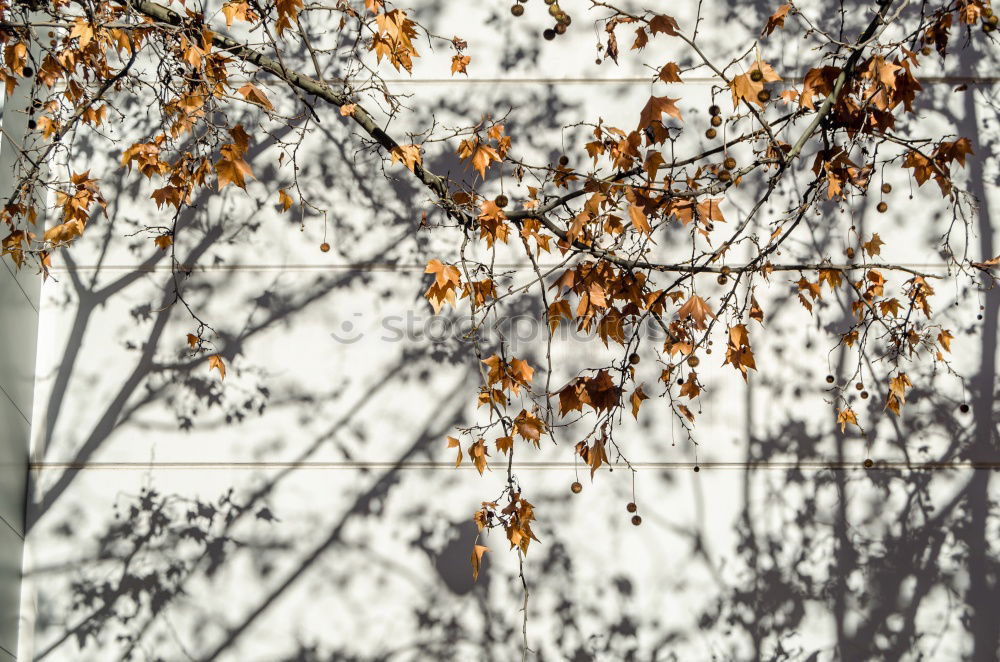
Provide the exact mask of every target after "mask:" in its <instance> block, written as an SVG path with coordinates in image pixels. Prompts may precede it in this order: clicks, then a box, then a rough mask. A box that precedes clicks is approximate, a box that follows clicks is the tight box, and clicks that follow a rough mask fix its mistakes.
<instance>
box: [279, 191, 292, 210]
mask: <svg viewBox="0 0 1000 662" xmlns="http://www.w3.org/2000/svg"><path fill="white" fill-rule="evenodd" d="M278 204H280V205H281V211H288V210H289V209H290V208H291V207H292V205H294V204H295V201H294V200H292V196H290V195H288V193H287V192H286V191H285V189H283V188H279V189H278Z"/></svg>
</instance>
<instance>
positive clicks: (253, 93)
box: [237, 83, 274, 110]
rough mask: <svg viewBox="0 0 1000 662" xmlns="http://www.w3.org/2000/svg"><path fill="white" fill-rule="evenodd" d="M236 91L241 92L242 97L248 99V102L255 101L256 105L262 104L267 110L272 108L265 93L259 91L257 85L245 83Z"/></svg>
mask: <svg viewBox="0 0 1000 662" xmlns="http://www.w3.org/2000/svg"><path fill="white" fill-rule="evenodd" d="M237 91H238V92H239V93H240V94H242V95H243V96H244V98H246V100H247V101H249V102H250V103H255V104H257V105H258V106H263V107H264V108H267V109H268V110H274V106H272V105H271V101H270V100H269V99H268V98H267V95H266V94H264V93H263V92H261V91H260V89H258V88H257V86H255V85H253V84H252V83H247V84H246V85H244V86H243V87H241V88H240V89H239V90H237Z"/></svg>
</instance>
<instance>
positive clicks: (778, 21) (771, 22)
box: [761, 5, 792, 37]
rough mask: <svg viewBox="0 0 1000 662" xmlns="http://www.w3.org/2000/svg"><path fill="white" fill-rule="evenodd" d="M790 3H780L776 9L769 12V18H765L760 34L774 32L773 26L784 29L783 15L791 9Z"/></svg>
mask: <svg viewBox="0 0 1000 662" xmlns="http://www.w3.org/2000/svg"><path fill="white" fill-rule="evenodd" d="M791 9H792V6H791V5H781V6H780V7H778V10H777V11H776V12H774V13H773V14H771V16H770V18H768V19H767V24H766V25H765V26H764V30H763V31H762V32H761V36H765V37H766V36H768V35H770V34H771V33H772V32H774V30H775V28H781V29H782V30H784V29H785V17H786V16H788V12H789V11H791Z"/></svg>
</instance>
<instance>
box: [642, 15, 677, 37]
mask: <svg viewBox="0 0 1000 662" xmlns="http://www.w3.org/2000/svg"><path fill="white" fill-rule="evenodd" d="M679 30H680V27H679V26H678V25H677V21H675V20H674V18H673V17H672V16H667V15H666V14H658V15H656V16H654V17H653V18H652V19H650V21H649V31H650V32H651V33H652V34H653V35H658V34H665V35H669V36H671V37H676V36H677V35H678V34H679Z"/></svg>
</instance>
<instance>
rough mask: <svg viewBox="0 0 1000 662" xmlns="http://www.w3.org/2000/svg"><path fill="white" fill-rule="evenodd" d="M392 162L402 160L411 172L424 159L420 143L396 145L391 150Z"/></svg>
mask: <svg viewBox="0 0 1000 662" xmlns="http://www.w3.org/2000/svg"><path fill="white" fill-rule="evenodd" d="M389 155H390V156H391V157H392V162H393V163H396V162H397V161H399V162H401V163H402V164H403V165H405V166H406V168H407V169H408V170H409V171H410V172H414V168H416V167H417V165H418V164H420V163H421V162H422V161H423V159H422V157H421V156H420V145H396V146H395V147H393V148H392V151H391V152H389Z"/></svg>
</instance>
